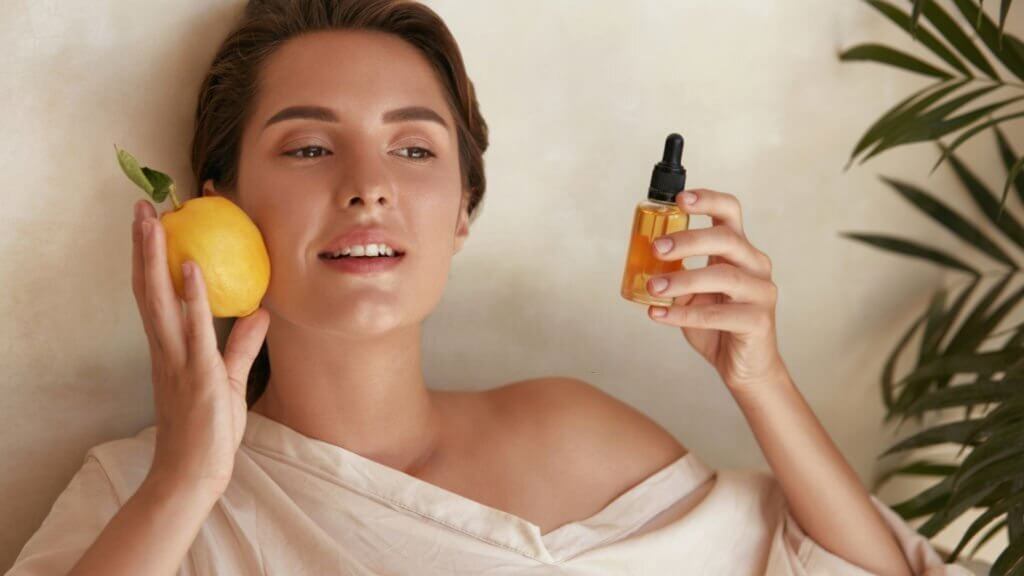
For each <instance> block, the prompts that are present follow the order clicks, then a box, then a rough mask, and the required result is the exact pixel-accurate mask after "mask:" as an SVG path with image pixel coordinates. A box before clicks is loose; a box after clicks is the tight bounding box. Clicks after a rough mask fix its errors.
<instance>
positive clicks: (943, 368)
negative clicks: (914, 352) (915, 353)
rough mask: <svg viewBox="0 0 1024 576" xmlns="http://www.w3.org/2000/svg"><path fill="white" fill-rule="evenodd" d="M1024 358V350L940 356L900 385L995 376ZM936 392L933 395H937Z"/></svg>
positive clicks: (904, 379) (915, 371) (914, 372)
mask: <svg viewBox="0 0 1024 576" xmlns="http://www.w3.org/2000/svg"><path fill="white" fill-rule="evenodd" d="M1022 357H1024V348H1011V349H1009V350H998V351H995V352H976V353H967V354H953V355H950V356H940V357H939V358H936V359H935V360H932V361H931V362H929V363H928V364H925V365H924V366H921V367H919V368H917V369H916V370H914V371H913V372H911V373H910V374H909V375H907V376H906V377H904V378H903V380H902V381H901V382H900V383H899V385H904V386H905V385H909V384H912V383H914V382H921V381H927V380H933V379H935V378H937V377H939V376H952V375H955V374H964V373H970V374H983V375H988V374H994V373H996V372H1002V371H1004V370H1006V369H1007V368H1008V367H1009V366H1012V365H1014V364H1015V363H1017V362H1018V361H1019V360H1020V359H1021V358H1022ZM937 393H938V392H935V393H933V394H937Z"/></svg>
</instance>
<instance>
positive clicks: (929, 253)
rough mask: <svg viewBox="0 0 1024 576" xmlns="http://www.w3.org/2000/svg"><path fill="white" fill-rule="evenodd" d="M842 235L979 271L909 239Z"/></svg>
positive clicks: (963, 269) (891, 249)
mask: <svg viewBox="0 0 1024 576" xmlns="http://www.w3.org/2000/svg"><path fill="white" fill-rule="evenodd" d="M842 235H843V236H845V237H847V238H851V239H853V240H857V241H860V242H864V243H865V244H869V245H871V246H874V247H876V248H881V249H882V250H887V251H889V252H895V253H896V254H902V255H904V256H910V257H912V258H920V259H922V260H927V261H929V262H932V263H934V264H938V265H940V266H945V267H947V268H953V269H954V270H962V271H964V272H967V273H969V274H973V275H975V276H978V275H979V272H978V271H977V270H976V269H975V268H974V267H973V266H971V265H969V264H965V263H964V262H962V261H961V260H959V259H957V258H955V257H954V256H951V255H950V254H948V253H946V252H943V251H941V250H937V249H935V248H929V247H928V246H924V245H922V244H918V243H916V242H914V241H911V240H904V239H902V238H896V237H893V236H885V235H882V234H859V233H853V232H845V233H843V234H842Z"/></svg>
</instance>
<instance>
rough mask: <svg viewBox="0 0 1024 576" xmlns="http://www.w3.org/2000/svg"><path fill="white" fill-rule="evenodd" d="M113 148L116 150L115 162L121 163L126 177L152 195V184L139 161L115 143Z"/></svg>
mask: <svg viewBox="0 0 1024 576" xmlns="http://www.w3.org/2000/svg"><path fill="white" fill-rule="evenodd" d="M114 150H116V151H117V162H118V164H120V165H121V170H122V171H124V173H125V175H126V176H128V179H129V180H131V181H132V182H134V183H135V185H136V186H138V187H139V188H142V190H143V191H144V192H145V193H146V194H149V195H150V196H152V195H153V184H152V183H151V182H150V181H149V179H148V178H146V175H145V174H144V173H143V171H142V168H141V167H140V166H139V161H138V160H136V159H135V157H134V156H132V155H131V154H129V153H128V151H127V150H121V149H120V148H118V147H117V144H114Z"/></svg>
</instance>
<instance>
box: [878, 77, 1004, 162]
mask: <svg viewBox="0 0 1024 576" xmlns="http://www.w3.org/2000/svg"><path fill="white" fill-rule="evenodd" d="M996 88H998V86H986V87H984V88H979V89H977V90H974V91H972V92H968V93H967V94H961V95H960V96H957V97H956V98H953V99H952V100H949V101H948V102H944V103H942V104H941V105H939V106H936V107H935V108H932V109H931V110H928V111H926V112H924V113H922V114H920V115H916V116H912V117H905V118H903V119H902V120H903V121H902V122H901V123H900V124H899V125H898V126H894V127H893V129H892V130H890V131H888V132H886V133H884V134H883V135H882V138H881V140H880V141H879V143H878V145H877V146H875V147H874V148H873V149H872V150H871V151H870V152H868V154H867V155H866V156H865V157H864V159H863V160H861V163H862V164H863V163H864V162H866V161H867V160H869V159H870V158H872V157H873V156H875V155H877V154H879V153H880V152H883V151H885V150H888V149H890V148H895V147H896V146H900V145H902V144H911V143H913V142H921V141H923V140H934V139H936V138H941V137H942V136H945V135H946V134H948V133H950V132H954V131H956V130H959V129H960V128H962V127H963V126H964V125H966V124H969V123H970V122H972V121H974V120H975V119H977V118H979V117H981V116H983V115H984V114H986V113H987V112H988V111H989V110H988V109H989V108H990V107H996V108H998V107H1000V106H1003V105H1005V104H1007V103H1008V102H997V103H996V104H991V105H989V106H986V107H984V108H979V109H976V110H972V111H970V112H968V113H967V114H965V115H964V116H961V117H958V118H957V119H956V120H955V121H954V120H953V119H950V120H949V121H946V117H947V116H949V115H950V114H952V113H953V112H955V111H956V110H958V109H960V108H961V107H963V106H965V105H966V104H968V103H970V102H971V101H973V100H974V99H976V98H979V97H981V96H984V95H985V94H988V93H989V92H991V91H993V90H995V89H996Z"/></svg>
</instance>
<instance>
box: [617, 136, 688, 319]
mask: <svg viewBox="0 0 1024 576" xmlns="http://www.w3.org/2000/svg"><path fill="white" fill-rule="evenodd" d="M682 159H683V137H682V136H680V135H679V134H676V133H672V134H669V135H668V137H667V138H666V139H665V152H664V154H663V155H662V158H661V162H658V163H657V164H655V165H654V170H653V172H652V173H651V185H650V187H649V188H648V190H647V198H645V199H643V200H641V201H640V202H639V203H638V204H637V205H636V209H635V211H634V214H633V231H632V232H631V233H630V240H629V253H628V254H627V257H626V270H625V272H624V273H623V275H622V297H623V298H625V299H626V300H630V301H632V302H637V303H639V304H648V305H656V306H671V305H672V302H673V300H674V298H671V297H669V298H665V297H659V296H654V295H651V294H650V293H648V292H647V280H648V279H649V278H650V277H651V276H656V275H660V274H666V273H669V272H673V271H676V270H681V269H682V268H683V263H682V260H673V261H670V260H659V259H658V257H657V256H655V254H654V246H653V243H654V241H655V240H657V239H658V238H659V237H661V236H664V235H666V234H671V233H673V232H678V231H680V230H686V229H687V226H689V223H690V216H689V214H687V213H686V212H683V211H682V209H680V208H679V205H678V204H676V201H675V199H676V195H677V194H679V193H680V192H682V191H683V188H685V186H686V168H684V167H683V164H682Z"/></svg>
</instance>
